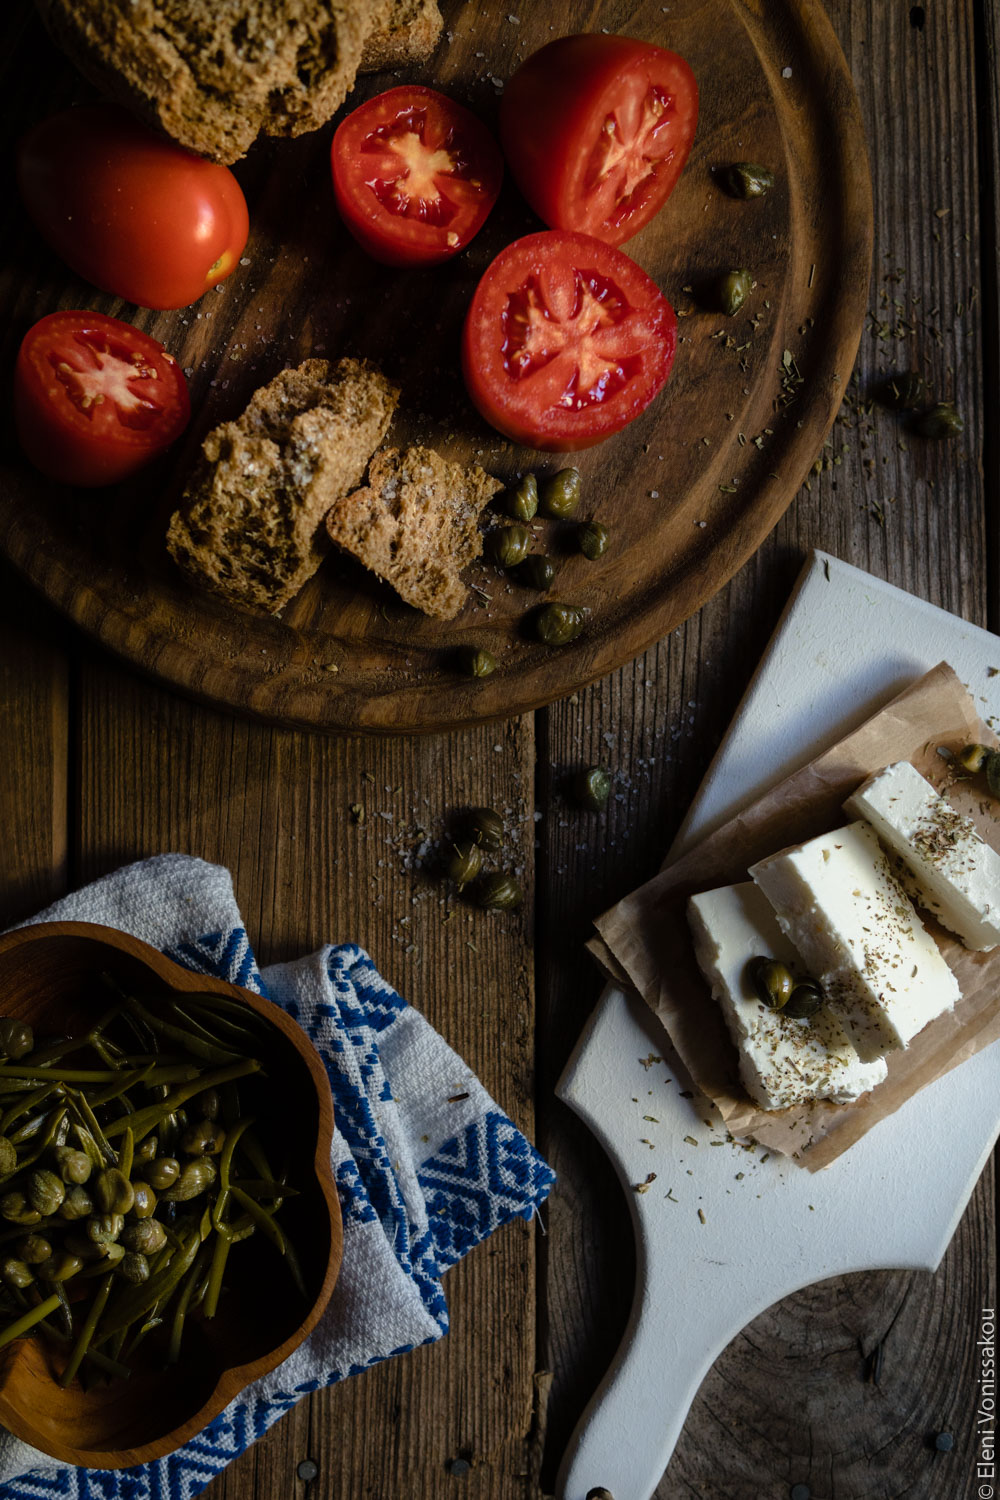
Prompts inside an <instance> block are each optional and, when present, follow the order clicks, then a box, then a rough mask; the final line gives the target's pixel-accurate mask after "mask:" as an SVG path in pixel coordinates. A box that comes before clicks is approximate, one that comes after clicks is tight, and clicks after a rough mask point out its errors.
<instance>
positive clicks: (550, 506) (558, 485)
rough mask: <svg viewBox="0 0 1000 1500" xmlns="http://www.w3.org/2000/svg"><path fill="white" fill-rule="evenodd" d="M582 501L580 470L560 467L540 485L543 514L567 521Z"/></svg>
mask: <svg viewBox="0 0 1000 1500" xmlns="http://www.w3.org/2000/svg"><path fill="white" fill-rule="evenodd" d="M579 503H580V470H579V469H560V470H559V472H558V474H553V475H551V477H550V478H548V479H543V480H542V483H541V484H540V485H539V487H538V508H539V510H541V512H542V514H543V515H546V516H555V518H556V520H557V521H565V520H566V518H567V517H568V516H571V515H572V514H573V512H574V511H575V510H576V508H577V506H578V505H579Z"/></svg>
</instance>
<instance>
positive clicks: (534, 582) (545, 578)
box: [516, 552, 556, 594]
mask: <svg viewBox="0 0 1000 1500" xmlns="http://www.w3.org/2000/svg"><path fill="white" fill-rule="evenodd" d="M555 576H556V570H555V567H554V566H553V563H552V559H551V557H546V556H545V554H544V552H531V553H529V554H528V556H527V557H526V558H525V559H524V562H523V563H521V564H520V565H519V566H518V569H517V573H516V577H517V581H518V583H522V584H523V585H524V587H525V588H526V589H537V590H538V591H539V593H542V594H544V593H545V592H546V590H547V589H550V588H551V587H552V584H553V581H554V580H555Z"/></svg>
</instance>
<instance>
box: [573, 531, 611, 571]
mask: <svg viewBox="0 0 1000 1500" xmlns="http://www.w3.org/2000/svg"><path fill="white" fill-rule="evenodd" d="M576 545H577V546H578V547H579V549H580V551H581V552H582V553H583V555H584V557H589V558H590V561H591V562H595V561H596V559H597V558H599V557H601V556H602V555H603V554H604V552H605V551H606V549H607V545H608V528H607V527H606V526H602V525H601V523H600V521H581V522H580V525H579V526H578V527H577V528H576Z"/></svg>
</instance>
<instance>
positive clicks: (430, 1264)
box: [0, 854, 554, 1500]
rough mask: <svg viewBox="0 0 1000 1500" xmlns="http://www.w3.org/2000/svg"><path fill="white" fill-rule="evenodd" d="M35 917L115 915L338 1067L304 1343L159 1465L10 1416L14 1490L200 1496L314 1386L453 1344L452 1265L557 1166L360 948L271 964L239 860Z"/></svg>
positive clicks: (154, 874)
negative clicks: (316, 1311) (321, 1259)
mask: <svg viewBox="0 0 1000 1500" xmlns="http://www.w3.org/2000/svg"><path fill="white" fill-rule="evenodd" d="M33 921H36V922H50V921H52V922H54V921H79V922H100V923H103V924H104V925H105V926H109V927H116V928H118V929H120V930H121V931H123V932H129V933H132V934H134V935H135V936H136V937H139V938H142V939H144V940H145V941H146V942H148V943H152V944H153V945H154V946H155V947H157V948H160V949H162V950H163V951H164V952H165V953H167V954H169V955H170V957H171V958H175V959H177V960H178V961H179V962H180V963H182V964H185V965H186V966H187V967H188V968H190V969H195V970H197V971H198V972H200V973H204V974H214V975H217V976H218V977H220V978H222V979H228V980H231V981H232V982H234V983H236V984H240V985H243V986H245V987H246V988H247V989H251V990H256V991H257V992H258V993H260V994H264V995H267V996H269V997H270V998H271V999H272V1000H274V1001H275V1002H276V1003H277V1004H279V1005H281V1006H283V1007H284V1009H285V1010H287V1011H288V1013H289V1014H290V1015H292V1016H294V1017H295V1019H296V1020H297V1021H298V1022H299V1024H300V1025H301V1026H302V1027H303V1028H304V1030H305V1031H306V1032H307V1034H308V1035H309V1036H310V1037H311V1038H312V1040H313V1042H314V1043H315V1045H316V1048H317V1050H318V1052H319V1054H320V1056H321V1057H322V1059H323V1061H324V1063H325V1064H326V1069H327V1072H328V1074H329V1076H330V1085H331V1089H332V1092H333V1103H334V1113H335V1117H336V1125H337V1129H336V1131H335V1134H334V1140H333V1150H332V1163H333V1167H334V1170H335V1173H336V1179H337V1185H338V1189H339V1193H340V1202H341V1208H342V1211H343V1220H344V1258H343V1264H342V1268H341V1272H340V1276H339V1279H338V1281H337V1285H336V1287H335V1289H334V1293H333V1297H332V1300H331V1302H330V1305H329V1307H328V1309H327V1311H326V1313H325V1314H324V1316H323V1318H322V1319H321V1320H320V1322H319V1324H318V1325H317V1327H316V1328H315V1330H314V1331H313V1333H312V1334H311V1335H310V1337H309V1338H308V1339H307V1340H306V1341H305V1343H304V1344H302V1345H301V1346H300V1347H299V1348H298V1349H297V1350H296V1352H295V1353H294V1354H293V1355H292V1356H291V1357H290V1358H289V1359H288V1360H286V1361H285V1363H284V1364H282V1365H280V1366H279V1367H278V1369H276V1370H273V1371H272V1372H271V1374H270V1375H267V1376H265V1377H264V1378H263V1379H262V1380H260V1381H258V1382H257V1383H256V1384H255V1385H253V1386H250V1387H249V1388H248V1389H247V1390H245V1391H244V1392H243V1393H242V1394H241V1395H240V1396H239V1397H237V1399H236V1400H235V1401H233V1402H232V1403H231V1405H230V1406H228V1407H227V1408H226V1410H225V1411H224V1412H223V1413H222V1415H221V1416H219V1417H217V1418H216V1419H215V1421H214V1422H212V1423H211V1424H210V1425H209V1426H208V1427H207V1428H206V1429H205V1430H204V1432H202V1433H201V1434H200V1435H199V1436H198V1437H196V1438H195V1439H193V1441H191V1442H190V1443H188V1444H187V1445H186V1446H185V1447H184V1448H181V1449H179V1450H178V1451H177V1452H176V1453H173V1454H171V1455H170V1456H169V1457H167V1458H163V1459H160V1460H159V1461H158V1462H156V1463H151V1464H144V1465H142V1466H141V1467H137V1468H133V1469H120V1470H106V1469H105V1470H100V1469H75V1468H70V1467H68V1466H66V1465H58V1464H56V1463H55V1462H54V1460H52V1459H50V1458H48V1457H46V1455H44V1454H42V1453H39V1452H37V1451H36V1450H35V1449H34V1448H30V1447H28V1446H27V1445H26V1444H25V1443H22V1442H20V1441H19V1440H17V1439H16V1438H14V1437H12V1436H11V1435H10V1434H9V1433H4V1432H3V1431H2V1429H0V1500H28V1497H31V1500H39V1497H46V1500H49V1497H52V1496H65V1497H67V1500H189V1497H191V1496H193V1495H197V1494H198V1493H199V1492H200V1491H201V1490H202V1489H204V1487H205V1486H206V1485H207V1484H208V1483H209V1482H210V1481H211V1480H212V1479H214V1477H215V1476H216V1475H217V1474H218V1473H220V1472H221V1470H222V1469H224V1468H225V1466H226V1465H227V1464H228V1463H229V1462H230V1461H231V1460H232V1459H233V1458H235V1457H237V1455H238V1454H240V1453H242V1452H243V1451H244V1449H245V1448H247V1447H249V1445H250V1444H251V1443H252V1442H253V1441H254V1440H255V1439H256V1438H258V1437H260V1435H261V1434H262V1433H263V1432H266V1431H267V1429H268V1428H269V1427H270V1426H271V1424H272V1423H273V1422H276V1421H277V1420H278V1418H279V1417H280V1416H281V1415H282V1414H283V1413H284V1412H286V1411H288V1410H289V1408H290V1407H292V1406H294V1405H295V1403H296V1402H297V1401H299V1400H301V1398H302V1397H303V1396H304V1395H306V1394H307V1393H308V1392H309V1391H315V1390H319V1389H320V1388H321V1387H322V1386H327V1385H332V1384H333V1382H334V1381H336V1380H342V1379H343V1378H344V1376H345V1375H353V1374H355V1373H356V1372H358V1371H360V1370H364V1369H366V1368H367V1367H368V1366H369V1365H373V1364H376V1363H377V1362H378V1361H379V1360H382V1359H387V1358H389V1356H390V1355H393V1354H404V1353H406V1352H408V1351H409V1350H411V1349H413V1348H414V1347H415V1346H416V1345H418V1344H426V1343H431V1342H433V1341H434V1340H435V1339H439V1338H440V1337H441V1336H442V1334H444V1333H445V1332H446V1331H447V1328H448V1309H447V1306H446V1304H445V1299H444V1293H443V1290H442V1287H441V1276H442V1273H443V1272H444V1271H445V1270H447V1268H448V1267H449V1266H451V1265H453V1264H454V1263H455V1261H457V1260H460V1259H461V1257H462V1256H463V1255H464V1254H465V1253H466V1251H468V1250H471V1249H472V1247H473V1246H474V1245H477V1244H479V1242H480V1241H481V1240H483V1239H485V1238H486V1236H487V1235H489V1234H492V1232H493V1231H494V1229H497V1228H498V1227H499V1226H500V1225H501V1224H504V1223H506V1222H507V1221H508V1220H510V1219H512V1218H514V1217H515V1216H518V1215H519V1216H521V1217H522V1218H526V1219H528V1218H531V1217H532V1215H533V1214H534V1213H536V1211H537V1209H538V1205H539V1204H540V1203H541V1202H542V1201H543V1200H544V1199H545V1197H546V1196H547V1194H548V1192H549V1189H550V1187H551V1186H552V1182H553V1180H554V1174H553V1172H552V1171H551V1169H550V1168H549V1167H548V1166H546V1164H545V1162H544V1161H543V1160H542V1159H541V1157H540V1156H539V1155H538V1153H537V1152H536V1151H535V1149H534V1147H533V1146H531V1145H530V1144H529V1143H528V1141H526V1140H525V1138H524V1136H522V1135H521V1134H520V1132H519V1131H518V1130H517V1129H516V1128H515V1126H514V1125H513V1124H512V1123H511V1121H510V1120H508V1119H507V1117H506V1115H504V1114H503V1113H502V1112H501V1111H500V1110H499V1109H498V1108H497V1106H496V1105H495V1104H494V1102H493V1100H492V1099H491V1098H490V1097H489V1095H488V1094H487V1093H486V1091H485V1089H484V1088H483V1087H482V1085H481V1084H480V1083H479V1081H478V1080H477V1079H476V1078H475V1076H474V1075H473V1074H472V1073H470V1071H469V1069H468V1068H467V1067H466V1065H465V1064H464V1063H463V1062H462V1060H461V1058H460V1057H458V1056H457V1054H456V1053H455V1052H453V1051H452V1050H451V1048H450V1047H448V1046H447V1044H446V1043H445V1042H444V1041H443V1040H442V1038H441V1037H440V1036H439V1035H438V1034H437V1032H436V1031H434V1030H433V1028H432V1027H431V1026H430V1025H429V1024H428V1023H427V1021H425V1020H424V1019H423V1017H422V1016H420V1015H418V1014H417V1012H416V1011H415V1010H413V1009H412V1008H411V1007H410V1006H409V1005H407V1004H406V1002H405V1001H404V1000H402V999H401V998H400V997H399V995H397V994H396V992H395V990H393V989H392V988H391V986H390V985H388V984H387V983H386V982H385V980H384V979H383V978H382V977H381V975H380V974H379V973H378V971H377V969H376V968H375V966H374V964H373V963H372V961H371V959H370V958H369V957H368V955H367V953H365V952H364V950H363V949H361V948H358V947H356V946H354V945H353V944H341V945H338V946H336V947H326V948H322V949H320V951H319V952H318V953H314V954H311V955H310V956H309V957H308V958H302V959H299V960H298V961H297V962H295V963H287V964H275V965H274V966H273V967H271V968H269V969H264V970H259V969H258V968H257V964H256V962H255V960H254V956H253V952H252V950H251V948H250V944H249V941H248V939H247V934H246V931H245V929H244V926H243V921H242V918H241V916H240V913H239V909H238V908H237V905H236V901H235V898H234V895H233V887H232V881H231V879H230V876H229V873H228V871H226V870H223V869H220V868H219V867H218V866H216V865H209V864H206V863H205V862H204V861H202V860H199V859H191V858H189V857H187V856H186V855H180V854H165V855H160V856H158V857H156V858H155V859H149V860H145V861H143V862H142V863H140V864H134V865H130V866H127V867H126V868H125V869H123V870H119V871H117V872H116V873H115V874H113V875H109V876H107V877H106V878H105V879H103V880H98V881H96V882H95V883H94V884H93V885H89V886H86V887H85V888H84V889H83V890H81V891H78V892H77V893H76V894H75V895H73V896H69V897H67V898H66V900H64V901H60V902H58V903H57V904H56V905H55V906H52V907H50V908H49V909H48V910H47V911H44V912H40V913H39V915H38V916H37V917H35V918H33ZM456 1096H465V1097H460V1098H456Z"/></svg>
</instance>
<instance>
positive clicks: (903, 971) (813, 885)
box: [750, 823, 961, 1062]
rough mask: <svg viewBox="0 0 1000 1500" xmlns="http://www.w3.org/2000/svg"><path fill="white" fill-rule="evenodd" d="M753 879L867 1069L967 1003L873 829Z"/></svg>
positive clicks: (830, 837)
mask: <svg viewBox="0 0 1000 1500" xmlns="http://www.w3.org/2000/svg"><path fill="white" fill-rule="evenodd" d="M750 874H751V875H752V877H753V879H754V880H755V881H756V882H757V884H758V885H759V886H760V888H761V890H762V891H763V892H764V894H765V896H766V897H767V899H768V900H769V901H770V903H771V905H772V907H773V908H774V911H775V914H776V915H777V918H778V922H779V923H780V925H781V927H782V929H783V931H784V932H785V933H786V934H787V936H788V937H789V938H790V939H791V941H792V943H793V944H794V946H795V947H796V948H797V949H798V951H799V953H800V954H801V955H802V958H803V960H804V962H805V964H806V966H807V968H808V969H809V972H810V973H811V974H812V975H813V977H814V978H815V979H817V980H818V981H819V983H820V984H821V985H822V986H823V990H824V992H825V993H826V996H827V1003H828V1005H829V1008H830V1009H831V1010H832V1011H833V1012H834V1014H835V1015H836V1016H837V1018H838V1019H839V1020H840V1022H841V1023H842V1025H843V1026H844V1028H845V1030H846V1032H847V1035H848V1036H849V1037H850V1039H851V1042H852V1043H853V1045H854V1048H855V1050H856V1051H857V1053H858V1056H859V1057H860V1058H861V1060H862V1062H871V1061H872V1059H873V1058H875V1057H878V1056H880V1054H881V1053H883V1052H888V1051H891V1050H893V1049H894V1048H896V1047H905V1046H907V1045H908V1043H909V1042H910V1041H912V1039H913V1038H914V1037H915V1036H916V1035H917V1033H918V1032H920V1031H923V1029H924V1027H925V1026H926V1025H927V1023H928V1022H929V1021H933V1020H934V1018H935V1016H939V1015H941V1014H942V1013H943V1012H944V1011H947V1010H951V1008H952V1006H953V1005H954V1004H955V1001H956V1000H959V999H961V992H960V990H959V988H958V982H957V980H956V979H955V976H954V974H952V972H951V970H950V969H949V967H948V965H947V964H946V963H945V961H944V959H943V958H942V956H941V952H940V950H939V948H938V946H937V944H936V943H935V942H934V939H933V938H932V937H931V935H930V933H929V932H928V931H927V929H926V928H925V927H924V925H923V923H922V922H921V920H920V918H919V917H918V915H917V913H916V911H915V910H914V907H913V904H912V902H911V901H910V898H909V897H908V896H907V894H906V892H905V891H904V890H903V888H902V886H901V885H900V884H899V882H898V880H896V878H895V876H894V875H893V873H892V871H891V869H890V868H889V862H888V860H887V858H886V856H885V854H884V853H883V851H882V849H881V848H880V846H879V842H878V839H877V838H876V836H875V831H874V829H872V828H871V827H870V826H869V825H868V824H867V823H850V824H849V825H848V826H847V827H846V828H838V829H835V830H834V832H833V833H824V834H823V835H821V837H819V838H815V839H810V840H809V842H808V843H805V844H799V845H796V846H795V847H793V848H791V849H783V850H781V852H780V853H778V854H772V855H771V856H770V857H769V858H768V859H762V860H761V861H760V862H759V863H758V864H756V865H753V866H752V868H751V870H750Z"/></svg>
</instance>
